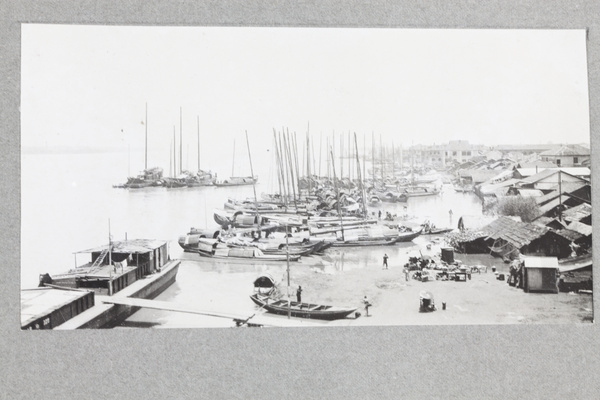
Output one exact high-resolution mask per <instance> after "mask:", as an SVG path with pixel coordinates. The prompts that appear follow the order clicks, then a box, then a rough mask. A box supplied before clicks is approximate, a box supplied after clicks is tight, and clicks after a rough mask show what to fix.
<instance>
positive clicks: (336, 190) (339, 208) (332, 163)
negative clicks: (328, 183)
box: [330, 149, 345, 241]
mask: <svg viewBox="0 0 600 400" xmlns="http://www.w3.org/2000/svg"><path fill="white" fill-rule="evenodd" d="M330 152H331V160H332V162H331V165H332V167H333V185H334V187H335V192H336V193H337V202H336V203H337V212H338V215H339V217H340V229H341V230H342V241H344V240H345V239H344V220H343V218H342V209H341V207H340V189H339V188H338V184H337V177H336V175H335V161H333V160H335V158H334V157H333V150H331V149H330Z"/></svg>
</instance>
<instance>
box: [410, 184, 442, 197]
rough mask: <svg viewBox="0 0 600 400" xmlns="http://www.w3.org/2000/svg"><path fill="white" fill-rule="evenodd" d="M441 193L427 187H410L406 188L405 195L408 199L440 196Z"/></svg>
mask: <svg viewBox="0 0 600 400" xmlns="http://www.w3.org/2000/svg"><path fill="white" fill-rule="evenodd" d="M439 193H440V191H439V190H437V189H436V188H429V187H425V186H409V187H407V188H404V190H403V193H402V194H403V195H404V196H406V197H422V196H434V195H437V194H439Z"/></svg>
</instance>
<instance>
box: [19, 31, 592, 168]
mask: <svg viewBox="0 0 600 400" xmlns="http://www.w3.org/2000/svg"><path fill="white" fill-rule="evenodd" d="M21 72H22V74H21V79H22V82H21V83H22V86H21V89H22V92H21V138H22V140H21V142H22V146H24V147H28V146H45V147H49V148H52V147H57V146H89V147H98V146H109V147H119V148H122V149H132V148H134V149H137V150H139V149H143V148H144V146H145V132H146V129H147V132H148V148H149V149H150V151H152V152H154V153H155V154H160V158H161V159H162V164H163V165H164V164H166V165H169V162H170V161H169V157H170V156H171V154H172V150H171V149H172V146H173V140H175V141H176V147H179V146H180V145H179V144H178V143H179V140H180V139H179V138H180V137H181V138H182V140H183V143H184V144H183V145H182V147H185V148H186V152H187V153H188V158H189V157H190V156H189V153H190V152H193V151H197V150H195V149H196V148H197V140H198V135H199V136H200V142H201V147H202V150H201V158H203V157H204V158H210V157H211V155H213V156H214V149H215V148H219V149H220V151H221V153H219V154H221V156H222V154H223V151H224V149H227V153H228V154H229V153H231V151H233V146H234V144H233V142H234V140H235V141H236V142H237V145H236V146H237V148H238V149H239V150H238V151H242V149H244V147H243V146H245V140H246V139H245V135H246V132H247V134H248V137H249V138H250V141H251V142H252V147H253V148H259V149H262V148H267V147H269V146H271V143H272V139H273V131H274V130H276V131H277V132H281V131H282V130H284V129H285V130H288V131H289V132H296V133H297V134H298V135H299V137H304V135H306V133H307V132H309V133H310V135H311V137H312V138H313V144H314V143H316V142H318V141H321V143H325V140H326V139H323V137H329V136H333V135H334V134H337V135H339V134H341V133H343V134H346V135H347V134H348V133H350V132H351V133H356V134H357V135H358V137H359V138H362V141H363V142H365V143H366V141H367V140H368V141H370V138H371V137H375V138H380V139H381V140H382V141H383V142H384V143H387V144H390V143H392V142H393V143H395V145H396V146H398V145H402V146H410V145H413V144H441V143H447V142H448V141H449V140H468V141H469V142H471V143H474V144H486V145H494V144H528V143H589V142H590V128H589V100H588V80H587V56H586V33H585V30H466V29H465V30H461V29H454V30H443V29H372V28H249V27H157V26H100V25H97V26H83V25H45V24H23V25H22V60H21ZM146 107H147V117H146ZM146 121H147V125H146ZM180 122H181V125H180ZM174 133H175V135H174ZM174 136H175V139H174ZM367 138H368V139H367ZM360 141H361V139H359V142H360ZM190 147H191V148H192V149H194V150H190ZM166 165H165V166H166Z"/></svg>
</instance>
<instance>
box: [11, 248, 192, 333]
mask: <svg viewBox="0 0 600 400" xmlns="http://www.w3.org/2000/svg"><path fill="white" fill-rule="evenodd" d="M81 253H87V254H90V255H91V261H90V262H87V263H85V264H83V265H79V264H78V263H77V255H78V254H81ZM75 265H76V267H75V268H74V269H71V270H69V271H67V272H65V273H63V274H57V275H54V274H53V275H50V274H48V273H46V274H41V275H40V281H39V286H40V287H39V288H38V289H36V290H29V291H22V293H21V309H22V313H21V328H22V329H80V328H111V327H114V326H116V325H117V324H119V323H120V322H121V321H123V320H125V319H126V318H128V317H129V316H130V315H132V314H133V313H134V312H136V311H137V310H138V309H139V308H138V307H129V306H121V305H116V304H107V302H108V301H109V299H111V300H112V301H118V300H123V299H128V298H132V297H135V298H139V299H148V300H149V299H153V298H155V297H156V296H158V295H159V294H160V293H162V292H163V291H164V290H166V289H167V288H168V287H169V286H170V285H171V284H173V282H175V280H176V277H177V272H178V270H179V265H180V261H179V260H171V259H170V256H169V250H168V242H166V241H161V240H147V239H136V240H125V241H115V242H110V241H109V244H108V245H107V246H106V245H105V246H101V247H97V248H93V249H89V250H83V251H79V252H77V253H75ZM67 293H68V294H67Z"/></svg>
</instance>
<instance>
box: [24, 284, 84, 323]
mask: <svg viewBox="0 0 600 400" xmlns="http://www.w3.org/2000/svg"><path fill="white" fill-rule="evenodd" d="M87 295H88V291H81V290H59V289H53V288H37V289H25V290H21V327H22V328H26V327H28V326H29V325H31V324H32V323H36V321H39V322H38V325H39V326H38V327H36V329H39V328H42V329H45V328H46V327H48V328H50V327H51V326H49V325H51V323H52V322H54V323H56V321H51V316H52V314H53V313H54V312H55V311H59V310H61V309H64V308H65V307H66V308H70V306H71V305H72V304H74V303H77V302H78V301H79V300H80V299H82V298H84V297H86V296H87ZM88 306H89V307H92V306H93V304H89V305H88ZM81 308H82V309H81V310H80V311H81V312H82V311H85V309H83V308H84V307H81ZM63 314H65V313H63ZM65 318H66V317H65Z"/></svg>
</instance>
